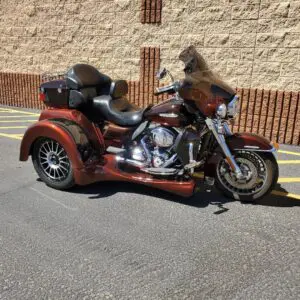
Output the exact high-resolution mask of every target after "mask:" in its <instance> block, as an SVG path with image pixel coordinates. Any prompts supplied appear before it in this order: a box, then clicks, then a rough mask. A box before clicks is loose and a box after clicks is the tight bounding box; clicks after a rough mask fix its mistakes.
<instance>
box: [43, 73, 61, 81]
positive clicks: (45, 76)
mask: <svg viewBox="0 0 300 300" xmlns="http://www.w3.org/2000/svg"><path fill="white" fill-rule="evenodd" d="M65 77H66V71H56V72H46V73H43V74H42V75H41V79H42V82H47V81H52V80H62V79H65Z"/></svg>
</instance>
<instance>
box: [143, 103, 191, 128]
mask: <svg viewBox="0 0 300 300" xmlns="http://www.w3.org/2000/svg"><path fill="white" fill-rule="evenodd" d="M186 113H187V112H186V110H185V108H184V106H183V105H182V102H180V101H177V100H174V99H169V100H166V101H164V102H162V103H159V104H157V105H154V106H153V107H151V108H150V109H149V110H148V111H146V113H145V118H146V119H147V120H149V121H152V122H155V123H158V124H161V125H164V126H170V127H182V126H187V125H189V123H190V122H189V120H188V118H187V116H186Z"/></svg>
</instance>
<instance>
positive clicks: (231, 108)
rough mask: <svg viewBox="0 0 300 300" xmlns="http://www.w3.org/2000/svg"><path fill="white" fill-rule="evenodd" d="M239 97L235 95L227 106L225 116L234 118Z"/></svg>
mask: <svg viewBox="0 0 300 300" xmlns="http://www.w3.org/2000/svg"><path fill="white" fill-rule="evenodd" d="M238 105H239V97H238V96H237V95H235V96H234V98H233V99H232V100H231V101H230V102H229V103H228V105H227V116H228V117H229V118H234V117H235V116H236V115H237V113H238Z"/></svg>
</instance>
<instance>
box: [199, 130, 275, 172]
mask: <svg viewBox="0 0 300 300" xmlns="http://www.w3.org/2000/svg"><path fill="white" fill-rule="evenodd" d="M225 139H226V144H227V146H228V147H229V149H230V151H231V152H234V151H237V150H247V151H257V152H275V150H276V149H275V148H274V145H273V144H272V143H271V142H270V141H269V140H268V139H266V138H265V137H263V136H260V135H258V134H255V133H235V134H233V135H230V136H227V137H226V138H225ZM223 158H224V154H223V152H222V149H221V147H220V146H218V147H217V148H216V149H215V151H214V153H213V155H212V156H211V157H210V158H209V159H208V160H207V161H206V163H205V166H204V174H205V176H208V177H215V171H216V168H217V165H218V163H219V162H220V160H221V159H223Z"/></svg>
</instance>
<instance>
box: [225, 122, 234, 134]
mask: <svg viewBox="0 0 300 300" xmlns="http://www.w3.org/2000/svg"><path fill="white" fill-rule="evenodd" d="M223 127H224V133H225V135H226V136H231V135H233V134H232V131H231V129H230V128H229V125H228V124H227V123H226V122H224V123H223Z"/></svg>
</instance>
